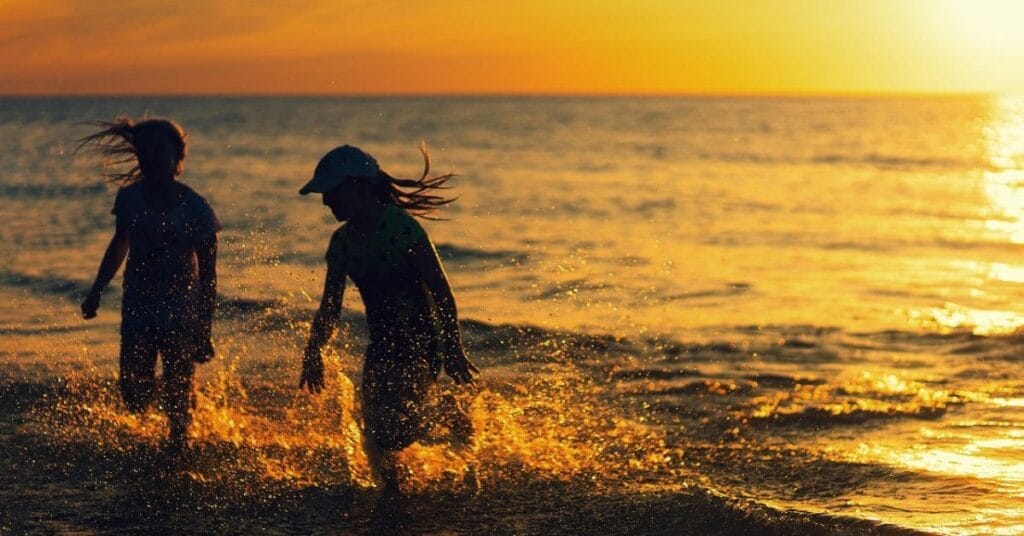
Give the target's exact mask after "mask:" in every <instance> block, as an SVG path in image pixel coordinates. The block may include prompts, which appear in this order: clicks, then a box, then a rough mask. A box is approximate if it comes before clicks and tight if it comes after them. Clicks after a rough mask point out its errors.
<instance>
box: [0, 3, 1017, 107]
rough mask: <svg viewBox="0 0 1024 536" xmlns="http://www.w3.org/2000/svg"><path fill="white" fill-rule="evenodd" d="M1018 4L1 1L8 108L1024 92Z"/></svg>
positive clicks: (0, 87) (1, 72)
mask: <svg viewBox="0 0 1024 536" xmlns="http://www.w3.org/2000/svg"><path fill="white" fill-rule="evenodd" d="M1021 26H1024V1H1021V2H1018V1H1015V0H760V1H758V0H717V1H706V2H696V1H689V0H621V1H613V0H518V1H516V2H488V1H480V0H432V1H422V0H403V1H397V0H380V1H359V0H334V1H308V2H300V1H292V0H265V1H262V2H256V1H245V2H243V1H238V0H232V1H228V0H220V1H218V0H179V1H177V2H158V1H154V0H134V1H132V2H102V1H101V2H96V1H95V0H88V1H87V0H0V94H45V95H81V94H105V95H121V94H550V93H557V94H562V93H568V94H773V95H776V94H874V93H878V94H891V93H1015V92H1024V28H1022V27H1021Z"/></svg>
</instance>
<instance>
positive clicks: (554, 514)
mask: <svg viewBox="0 0 1024 536" xmlns="http://www.w3.org/2000/svg"><path fill="white" fill-rule="evenodd" d="M143 114H152V115H163V116H168V117H172V118H175V119H176V120H178V121H179V122H180V123H181V124H182V125H183V126H184V127H185V128H186V129H187V130H188V131H189V141H190V144H191V145H190V149H189V155H188V157H187V159H186V162H185V173H184V175H183V176H182V180H183V181H184V182H186V183H188V184H189V185H191V186H192V187H194V188H195V189H197V190H198V191H200V192H201V193H202V194H204V195H205V196H206V197H207V199H209V200H210V202H211V203H212V204H213V206H214V208H215V210H216V211H217V213H218V215H219V217H220V219H221V221H222V222H223V224H224V231H223V233H222V234H221V247H220V257H219V285H220V287H219V288H220V295H221V306H220V309H219V313H218V319H217V325H216V328H215V331H216V333H215V344H216V345H217V346H218V349H219V356H218V359H217V361H215V362H214V363H212V364H210V365H207V366H204V367H203V368H202V370H201V371H200V373H199V377H198V378H199V381H198V387H197V389H198V393H199V394H198V406H197V420H198V422H197V425H196V429H195V430H194V432H193V433H194V435H195V438H194V439H195V442H196V444H197V451H198V452H199V454H198V460H197V461H196V463H195V466H193V467H189V468H185V469H183V470H182V471H181V472H179V473H175V474H174V475H172V476H167V475H162V476H159V477H152V476H146V475H143V476H139V475H138V474H137V471H134V470H132V469H131V468H130V466H131V463H130V462H129V461H127V460H130V459H133V457H134V456H137V455H138V453H139V452H140V449H141V451H145V452H148V451H147V450H146V449H152V448H154V447H153V445H155V444H156V443H157V442H158V440H159V435H160V430H161V429H162V428H161V427H162V426H163V424H162V421H161V420H160V419H161V418H160V417H159V415H158V414H156V413H153V414H152V415H148V416H146V417H143V418H138V417H132V416H129V415H126V414H124V412H123V411H122V410H121V409H120V406H119V405H118V401H117V399H116V396H115V395H116V393H115V392H114V390H113V387H112V385H111V383H110V382H111V379H112V378H113V374H114V371H115V370H116V356H117V342H118V338H117V326H118V320H119V315H118V292H117V288H116V287H117V286H118V285H117V280H115V284H114V285H112V287H113V288H112V290H111V291H110V292H108V293H107V294H106V295H105V296H104V303H103V309H101V314H100V317H99V318H97V319H96V320H94V321H91V322H85V321H83V320H81V319H80V318H79V316H78V314H77V303H78V301H80V299H81V297H82V295H83V293H84V291H85V290H86V289H87V288H88V286H89V285H90V284H91V281H92V277H93V276H94V274H95V270H96V268H97V266H98V263H99V260H100V257H101V256H102V253H103V248H104V247H105V245H106V242H107V241H108V240H109V237H110V235H111V233H112V230H113V217H112V216H111V215H110V214H109V210H110V207H111V204H112V202H113V195H114V189H113V188H112V187H110V186H107V185H105V184H104V183H103V181H102V179H101V178H100V176H99V172H100V169H101V167H100V164H99V162H98V159H97V157H96V156H95V155H94V154H90V153H84V152H83V153H78V154H75V153H74V151H73V149H74V146H75V140H76V139H77V138H80V137H82V136H84V135H86V134H88V133H90V127H88V126H87V125H83V124H82V122H83V121H88V120H95V119H110V118H113V117H115V116H117V115H130V116H141V115H143ZM0 139H2V140H3V141H4V143H3V144H2V145H0V197H2V199H3V202H2V204H0V215H2V217H3V225H2V226H0V248H2V253H3V256H4V257H5V263H4V266H3V267H2V268H0V297H2V299H3V303H4V306H3V308H2V309H0V333H2V334H3V342H2V343H0V363H2V364H3V371H4V372H2V373H0V375H2V376H3V378H2V380H0V387H2V388H3V390H4V393H5V394H4V404H3V407H4V410H3V411H4V412H5V413H6V414H7V415H9V416H10V419H7V420H9V421H10V424H5V425H4V431H3V434H4V435H5V441H6V442H7V444H8V445H11V446H9V447H8V448H5V449H4V450H5V451H6V452H5V456H6V457H7V458H8V459H7V460H6V461H5V463H7V464H9V465H10V467H12V468H14V467H20V464H21V463H24V462H23V460H24V459H29V460H32V461H31V462H30V463H29V465H28V467H30V468H32V469H31V470H26V471H27V473H26V474H29V475H31V476H29V477H15V476H13V474H12V473H11V472H10V471H7V472H6V473H7V476H4V477H0V484H2V485H0V494H6V495H7V496H8V497H15V496H19V497H21V496H25V493H26V492H25V488H27V487H32V488H44V489H46V490H47V492H46V493H39V492H33V493H30V494H28V495H27V496H28V497H29V498H28V499H25V500H23V501H21V502H20V503H19V504H20V505H18V506H6V507H5V510H0V513H2V514H4V515H5V516H6V517H7V518H8V519H7V520H6V521H4V520H2V519H0V527H4V528H12V529H15V530H18V529H24V530H57V531H73V530H91V529H99V530H108V529H119V528H128V529H134V530H143V529H145V528H147V527H154V526H159V525H160V524H161V523H165V522H167V521H168V520H176V521H177V522H181V521H182V520H187V521H188V522H191V523H198V525H195V526H196V527H198V528H204V529H208V530H220V529H224V528H225V527H230V528H232V529H236V528H240V527H242V528H244V527H249V528H256V529H268V528H272V527H285V528H286V530H288V529H289V528H290V529H291V530H306V529H313V530H326V529H331V528H334V529H348V528H354V529H357V530H361V529H364V528H366V527H369V526H370V525H368V523H371V518H372V517H373V515H372V514H371V513H370V511H371V510H372V508H370V507H368V506H366V504H369V502H368V501H370V499H368V497H371V496H372V494H373V491H372V483H371V481H370V479H369V477H368V472H367V468H366V466H365V458H364V457H363V456H362V454H361V451H360V449H359V447H358V437H359V430H358V426H356V425H355V421H354V418H353V417H352V416H353V415H354V414H356V413H354V410H353V397H354V395H353V393H354V389H357V386H358V377H359V376H358V369H359V356H360V355H361V351H362V345H363V344H365V341H364V335H363V331H362V329H363V328H362V319H361V317H360V315H359V311H360V308H361V304H360V302H359V298H358V293H357V292H355V291H354V290H353V291H350V292H349V293H348V295H347V296H346V299H345V302H346V307H347V308H348V309H349V310H350V311H351V313H350V314H349V315H348V316H347V317H346V320H345V322H344V324H345V327H344V329H343V331H342V334H341V335H339V337H338V338H337V340H336V341H335V344H334V347H333V348H334V349H333V350H332V354H331V355H332V357H331V359H330V360H329V361H330V362H331V364H332V365H331V366H332V367H333V368H334V370H335V371H336V375H335V376H334V377H333V379H334V381H332V383H331V388H330V389H329V390H328V392H327V393H325V394H324V395H321V397H319V398H311V397H309V396H307V395H303V394H301V393H298V392H297V391H296V390H295V389H294V385H295V384H296V383H297V381H298V369H299V356H300V349H301V347H302V345H303V343H304V340H305V336H306V333H307V332H308V322H309V320H310V319H311V317H312V314H313V311H314V309H315V307H316V304H317V301H318V299H319V295H320V288H321V285H322V279H323V272H324V264H323V254H324V251H325V249H326V245H327V240H328V238H329V236H330V233H331V232H332V230H333V229H334V228H335V227H336V226H337V223H336V222H334V221H333V219H332V218H331V216H330V213H329V211H327V210H326V208H324V207H323V206H322V205H321V204H320V200H319V198H318V197H317V196H309V197H302V196H299V195H298V194H297V191H298V188H299V187H300V186H301V185H302V184H303V182H304V181H305V180H307V179H308V177H309V176H310V175H311V173H312V170H313V168H314V166H315V165H316V162H317V160H318V159H319V157H320V156H322V154H323V153H325V152H326V151H327V150H329V149H331V148H332V147H334V146H336V145H340V144H343V143H349V144H353V145H357V146H359V147H361V148H363V149H365V150H367V151H369V152H370V153H372V154H373V155H375V156H376V157H377V159H378V161H379V162H381V164H382V165H383V166H384V167H385V169H388V170H390V171H391V172H392V174H394V175H396V176H408V177H415V176H418V175H419V173H420V171H421V169H422V161H421V159H420V156H419V153H418V151H417V144H418V143H419V142H420V141H425V142H426V143H427V145H428V147H429V148H430V154H431V157H432V159H433V164H434V168H433V169H434V171H435V172H438V173H442V172H449V171H453V172H455V173H457V174H458V177H457V178H456V179H455V180H454V181H453V183H454V184H455V190H454V193H455V194H457V195H458V196H459V199H458V200H457V201H456V202H455V203H454V204H453V205H452V206H451V207H450V208H449V209H447V210H445V211H443V212H442V213H441V214H440V216H441V217H443V218H445V219H446V221H436V222H426V223H425V224H424V225H425V228H426V229H427V231H428V233H429V234H430V236H431V237H432V239H433V240H434V241H435V243H436V244H437V246H438V249H439V251H440V253H441V257H442V259H443V260H444V262H445V266H446V269H447V271H448V275H449V278H450V280H451V283H452V285H453V288H454V291H455V295H456V299H457V302H458V305H459V310H460V314H461V317H462V318H463V320H464V329H465V332H466V338H467V346H468V348H469V351H470V353H471V355H472V356H473V357H474V358H475V359H476V360H477V361H478V362H479V364H480V365H481V368H482V369H483V377H482V380H481V382H480V385H479V387H478V388H477V389H476V390H475V391H473V392H472V393H465V394H464V396H465V397H466V399H467V401H469V402H470V403H471V404H472V407H473V416H474V419H475V422H476V423H477V426H478V428H479V430H480V444H479V450H478V453H477V457H476V458H477V459H474V460H465V459H458V458H457V456H454V455H452V454H451V453H448V452H446V451H444V449H443V448H442V447H439V446H436V445H434V446H431V445H426V446H419V447H415V448H413V449H410V452H409V453H407V459H406V463H407V465H408V467H409V476H408V482H407V483H406V485H407V486H408V487H409V488H410V489H411V490H414V492H415V493H416V494H418V495H417V496H418V497H420V501H421V502H420V503H418V504H419V505H420V506H419V507H418V508H419V510H416V512H414V513H413V514H410V516H411V520H407V521H406V522H408V523H410V524H411V526H412V528H414V529H416V530H424V531H428V532H434V531H443V530H446V529H447V528H452V529H453V530H456V531H459V530H462V531H469V532H474V531H483V530H488V531H494V530H497V531H498V532H514V533H535V532H541V531H542V530H549V529H550V530H556V531H557V530H559V529H561V530H563V531H565V532H572V531H575V530H593V529H595V528H604V529H608V530H609V531H611V532H659V531H662V532H673V533H675V532H680V531H687V530H692V531H698V532H716V531H719V532H723V533H728V532H730V531H736V530H773V531H776V532H780V533H789V532H807V531H808V530H810V531H811V532H814V531H821V532H830V531H841V532H851V533H856V532H863V533H873V532H879V531H882V532H884V531H896V532H898V531H900V530H907V531H914V530H918V531H924V532H935V533H949V534H995V533H1005V534H1017V533H1020V532H1022V531H1024V509H1022V508H1021V507H1020V505H1021V501H1022V498H1024V417H1022V416H1021V415H1022V408H1024V380H1022V378H1021V363H1022V361H1021V357H1020V352H1019V351H1018V347H1019V343H1020V342H1021V340H1022V339H1021V336H1020V327H1021V326H1022V325H1024V307H1022V306H1021V304H1024V255H1022V254H1024V247H1022V244H1024V99H1018V98H1012V97H994V96H976V97H958V98H864V99H855V98H813V99H812V98H696V97H693V98H624V97H622V98H597V97H593V98H590V97H573V98H568V97H567V98H555V97H543V98H541V97H538V98H501V97H486V98H484V97H481V98H455V97H429V98H411V97H410V98H405V97H403V98H94V99H86V98H66V99H41V98H40V99H36V98H32V99H18V98H0ZM19 449H21V450H19ZM28 452H31V453H35V454H33V455H31V456H27V455H25V453H28ZM40 452H41V453H49V454H38V453H40ZM23 455H25V456H23ZM469 464H479V471H480V472H481V475H482V482H483V490H482V492H481V495H480V496H479V497H477V498H476V499H474V500H473V501H471V505H470V506H465V503H463V502H458V504H459V506H458V507H457V508H456V507H454V506H452V505H451V504H449V503H447V502H445V501H446V500H449V499H444V500H442V499H438V497H449V496H450V495H452V494H453V493H454V494H456V495H457V493H456V492H457V491H458V487H459V486H458V483H457V482H458V480H459V479H458V478H457V474H458V472H459V471H462V470H464V468H465V466H466V465H469ZM90 468H91V469H90ZM97 468H98V469H97ZM126 475H127V476H126ZM453 475H454V476H453ZM150 478H160V479H167V478H171V479H172V480H173V481H174V482H175V485H174V486H165V485H164V484H166V481H165V480H161V481H160V482H161V483H160V484H159V485H157V484H154V483H153V481H152V480H147V479H150ZM33 479H34V480H33ZM125 481H129V482H132V483H133V484H132V485H129V486H127V488H126V487H125V485H124V482H125ZM26 482H30V483H31V482H34V484H26ZM133 486H134V487H133ZM155 488H161V489H163V488H167V489H169V490H171V491H167V492H166V493H169V494H170V495H166V494H164V495H159V497H157V498H156V499H154V497H153V494H154V493H157V492H155V491H153V490H154V489H155ZM126 489H130V490H133V491H125V490H126ZM225 490H228V491H231V492H232V493H229V494H227V495H228V496H232V497H237V499H233V501H229V502H228V503H227V504H220V502H219V501H210V500H209V498H210V497H221V496H223V495H224V494H225ZM325 490H326V491H325ZM510 490H513V491H510ZM160 493H163V492H160ZM140 496H142V497H144V498H146V501H143V502H142V503H145V504H157V505H163V506H155V507H154V506H146V507H142V506H138V505H139V504H142V503H139V502H138V501H136V500H135V499H138V497H140ZM96 497H100V498H101V500H100V503H99V504H98V505H93V506H88V505H90V504H93V501H94V500H95V498H96ZM168 497H170V498H168ZM197 497H198V499H197ZM161 501H164V502H161ZM8 502H9V501H8ZM211 502H212V503H214V504H211ZM125 503H131V504H134V505H135V506H132V507H130V508H128V509H127V512H124V511H122V512H121V513H120V514H117V515H112V514H106V513H104V512H106V511H107V510H108V508H107V506H109V505H116V504H121V505H123V504H125ZM538 503H543V504H545V505H546V506H543V507H538V506H537V504H538ZM69 504H73V505H85V506H81V507H80V508H79V510H84V511H83V512H78V510H75V511H76V512H78V513H73V512H71V511H69V510H68V509H67V506H68V505H69ZM182 504H184V505H185V506H182ZM282 504H284V505H285V506H286V507H285V506H282ZM339 504H340V505H345V506H338V505H339ZM103 505H107V506H103ZM324 505H333V506H330V507H328V506H324ZM332 508H333V510H332ZM310 511H316V512H320V514H318V515H317V516H313V517H310V516H309V515H307V514H308V513H309V512H310ZM325 511H327V512H329V513H327V514H325V513H323V512H325ZM168 512H169V513H168ZM282 512H284V513H282ZM453 512H457V513H453ZM609 512H610V513H611V514H609ZM609 515H611V517H612V518H613V520H610V519H609V518H608V516H609ZM162 516H171V517H162ZM174 516H178V517H174ZM446 520H447V521H446ZM495 520H502V521H501V522H500V523H499V528H498V529H495V528H494V523H495V522H496V521H495ZM509 520H511V521H509ZM447 522H450V523H452V527H446V525H445V523H447ZM501 523H504V524H501ZM702 523H703V524H702ZM551 527H554V528H551Z"/></svg>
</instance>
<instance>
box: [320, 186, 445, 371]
mask: <svg viewBox="0 0 1024 536" xmlns="http://www.w3.org/2000/svg"><path fill="white" fill-rule="evenodd" d="M424 241H425V242H426V243H428V244H429V243H430V241H429V238H427V234H426V232H425V231H424V230H423V227H421V226H420V224H419V222H417V221H416V220H415V219H414V218H413V217H412V216H411V215H409V213H407V212H406V211H404V210H402V209H401V208H400V207H397V206H393V205H389V206H387V207H386V208H385V209H384V213H383V214H382V215H381V220H380V223H379V224H378V225H377V228H376V230H375V231H374V232H373V233H372V234H371V235H370V236H369V237H368V238H367V239H366V241H365V242H362V243H360V242H356V241H353V240H352V239H351V237H350V236H349V232H348V227H347V225H343V226H341V227H340V228H339V229H338V230H337V231H335V233H334V235H333V236H332V237H331V243H330V245H329V246H328V248H327V255H326V260H327V269H328V271H331V272H334V273H342V274H345V275H347V276H348V277H350V278H351V279H352V281H353V282H354V283H355V284H356V286H357V287H358V288H359V293H360V295H361V296H362V298H363V304H364V305H365V306H366V322H367V324H368V326H369V329H370V339H371V340H370V343H371V346H373V345H374V344H378V345H379V344H387V343H391V342H395V343H399V344H409V343H410V341H409V337H410V336H414V337H421V338H426V339H429V340H428V341H420V342H429V344H430V345H431V349H432V350H431V351H433V345H434V344H436V343H437V340H435V339H437V338H438V329H439V328H438V326H439V323H438V321H437V314H436V311H435V308H434V306H433V299H432V298H431V297H430V294H429V291H428V290H427V288H426V285H425V284H424V283H423V280H422V278H421V277H420V275H419V273H418V271H417V270H416V269H415V267H414V266H413V265H412V260H411V252H412V250H413V248H414V247H415V246H416V245H417V244H420V243H422V242H424ZM431 247H432V246H431Z"/></svg>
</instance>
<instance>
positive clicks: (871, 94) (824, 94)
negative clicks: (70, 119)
mask: <svg viewBox="0 0 1024 536" xmlns="http://www.w3.org/2000/svg"><path fill="white" fill-rule="evenodd" d="M1016 94H1020V93H1019V92H1016V91H792V92H781V91H780V92H739V91H737V92H682V91H680V92H569V91H565V92H557V91H552V92H529V93H527V92H475V93H468V92H465V93H461V92H450V93H446V92H423V93H417V92H379V93H368V92H353V93H312V92H310V93H304V92H280V93H273V92H265V93H264V92H213V91H211V92H187V93H88V92H83V93H0V99H4V98H10V99H62V98H67V99H75V98H97V99H133V98H139V99H142V98H181V99H187V98H313V99H330V98H507V99H516V98H522V99H529V98H652V99H657V98H766V99H772V98H775V99H785V98H795V99H799V98H958V97H959V98H965V97H975V98H976V97H997V96H1007V95H1016Z"/></svg>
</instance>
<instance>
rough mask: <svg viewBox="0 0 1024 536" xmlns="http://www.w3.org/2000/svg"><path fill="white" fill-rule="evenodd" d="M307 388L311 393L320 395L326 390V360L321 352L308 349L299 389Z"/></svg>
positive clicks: (303, 360)
mask: <svg viewBox="0 0 1024 536" xmlns="http://www.w3.org/2000/svg"><path fill="white" fill-rule="evenodd" d="M303 387H305V388H306V389H309V392H310V393H314V394H316V393H319V392H320V391H323V389H324V360H323V358H321V357H320V351H319V350H314V349H312V348H307V349H306V355H305V356H303V358H302V376H300V377H299V389H302V388H303Z"/></svg>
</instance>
